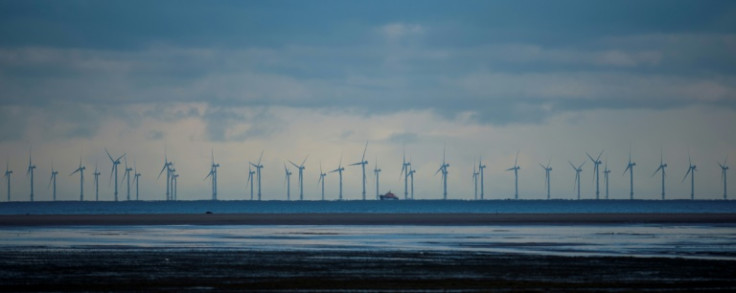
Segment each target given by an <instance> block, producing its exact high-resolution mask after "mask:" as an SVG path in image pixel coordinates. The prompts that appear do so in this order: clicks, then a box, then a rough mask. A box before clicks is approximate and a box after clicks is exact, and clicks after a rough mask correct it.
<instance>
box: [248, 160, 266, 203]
mask: <svg viewBox="0 0 736 293" xmlns="http://www.w3.org/2000/svg"><path fill="white" fill-rule="evenodd" d="M262 159H263V151H261V156H260V157H258V163H256V164H253V163H252V162H249V163H250V165H251V166H253V167H255V168H256V176H258V200H259V201H260V200H261V169H263V165H261V160H262Z"/></svg>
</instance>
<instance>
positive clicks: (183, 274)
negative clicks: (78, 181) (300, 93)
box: [0, 248, 736, 292]
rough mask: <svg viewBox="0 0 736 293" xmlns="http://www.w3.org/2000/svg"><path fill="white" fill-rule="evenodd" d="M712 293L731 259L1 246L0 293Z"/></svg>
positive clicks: (724, 285)
mask: <svg viewBox="0 0 736 293" xmlns="http://www.w3.org/2000/svg"><path fill="white" fill-rule="evenodd" d="M59 290H62V291H147V292H150V291H176V292H181V291H202V290H213V291H253V290H255V291H267V290H277V291H283V292H295V291H312V292H313V291H320V292H322V291H415V292H416V291H420V292H431V291H443V290H455V291H463V292H473V291H479V292H480V291H482V292H485V291H546V292H550V291H551V292H569V291H580V292H591V291H595V292H600V291H618V292H620V291H624V292H628V291H637V292H646V291H657V292H662V291H665V292H681V291H711V292H713V291H719V292H733V291H734V290H736V266H734V263H733V262H732V261H715V260H692V259H689V260H688V259H670V258H630V257H557V256H539V255H523V254H489V253H463V252H425V251H410V252H407V251H381V252H372V251H217V250H215V251H207V250H174V251H172V250H161V249H94V248H92V249H67V250H47V249H27V248H26V249H13V248H11V249H7V250H3V251H1V252H0V291H2V292H16V291H59Z"/></svg>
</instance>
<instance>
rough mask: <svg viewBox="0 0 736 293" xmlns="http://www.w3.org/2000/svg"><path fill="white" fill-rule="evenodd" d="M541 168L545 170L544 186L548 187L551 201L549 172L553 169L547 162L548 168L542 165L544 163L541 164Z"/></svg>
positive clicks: (548, 197)
mask: <svg viewBox="0 0 736 293" xmlns="http://www.w3.org/2000/svg"><path fill="white" fill-rule="evenodd" d="M539 166H540V167H542V169H544V185H545V186H546V187H547V199H550V196H549V189H550V182H549V172H550V171H552V167H550V162H549V161H548V162H547V166H545V165H542V163H539Z"/></svg>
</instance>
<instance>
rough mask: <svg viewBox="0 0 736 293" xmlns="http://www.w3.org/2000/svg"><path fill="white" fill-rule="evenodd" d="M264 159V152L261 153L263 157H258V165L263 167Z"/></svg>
mask: <svg viewBox="0 0 736 293" xmlns="http://www.w3.org/2000/svg"><path fill="white" fill-rule="evenodd" d="M262 159H263V151H261V156H260V157H258V165H259V166H260V165H261V160H262Z"/></svg>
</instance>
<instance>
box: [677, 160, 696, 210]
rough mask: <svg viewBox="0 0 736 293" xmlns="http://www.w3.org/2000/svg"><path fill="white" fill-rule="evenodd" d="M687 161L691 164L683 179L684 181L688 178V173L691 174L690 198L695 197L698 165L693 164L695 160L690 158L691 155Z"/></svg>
mask: <svg viewBox="0 0 736 293" xmlns="http://www.w3.org/2000/svg"><path fill="white" fill-rule="evenodd" d="M687 162H688V164H689V165H690V166H689V167H687V173H685V177H682V181H681V182H684V181H685V179H686V178H687V175H690V199H691V200H693V199H695V171H697V169H696V168H697V167H696V166H695V165H693V161H692V160H691V159H690V155H689V154H688V156H687Z"/></svg>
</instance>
